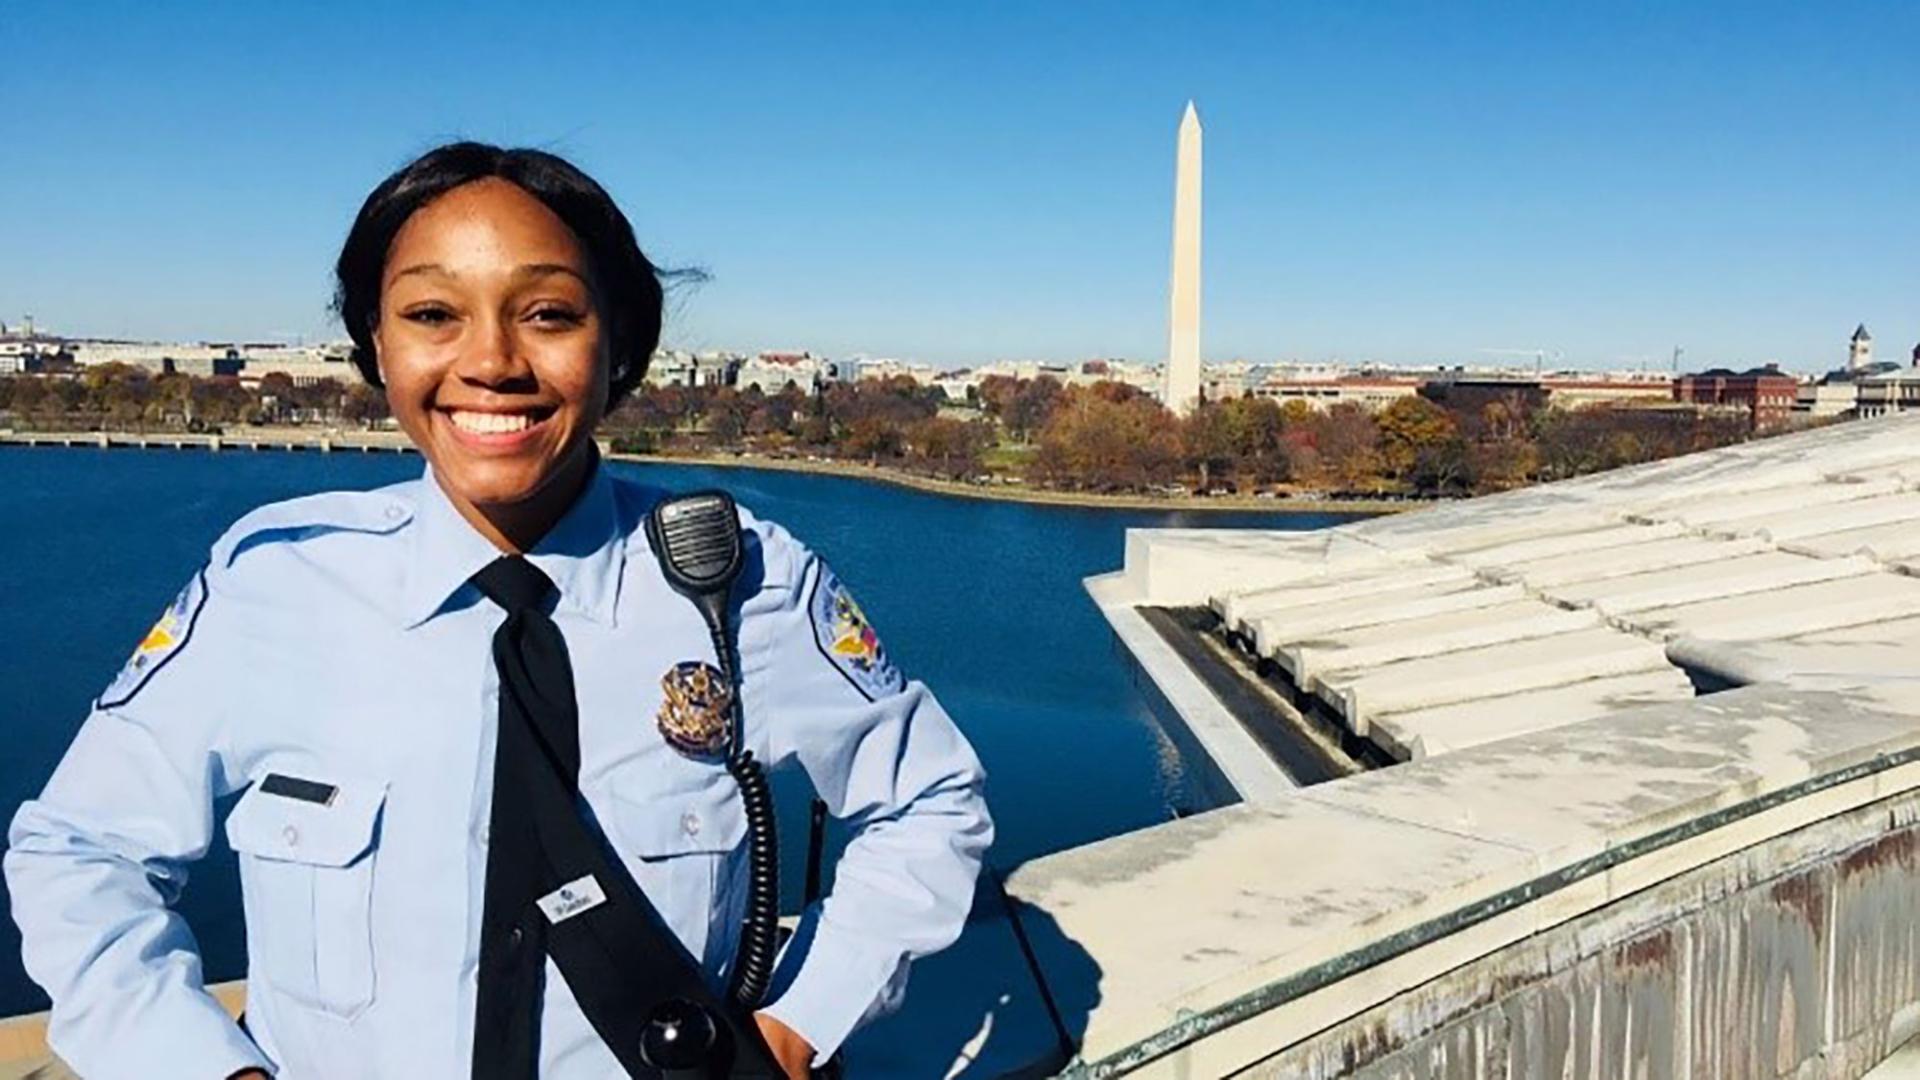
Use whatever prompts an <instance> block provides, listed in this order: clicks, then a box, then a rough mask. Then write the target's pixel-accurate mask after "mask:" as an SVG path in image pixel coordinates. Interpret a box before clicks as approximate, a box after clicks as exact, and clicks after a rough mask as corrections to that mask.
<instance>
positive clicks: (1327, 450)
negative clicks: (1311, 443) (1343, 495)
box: [1315, 401, 1380, 491]
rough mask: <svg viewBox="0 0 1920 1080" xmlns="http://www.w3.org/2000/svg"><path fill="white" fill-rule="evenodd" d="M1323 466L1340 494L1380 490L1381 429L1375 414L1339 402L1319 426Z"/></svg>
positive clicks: (1316, 426) (1320, 452) (1317, 433)
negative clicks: (1366, 489)
mask: <svg viewBox="0 0 1920 1080" xmlns="http://www.w3.org/2000/svg"><path fill="white" fill-rule="evenodd" d="M1315 429H1316V432H1315V433H1316V438H1315V443H1316V448H1317V450H1318V451H1319V465H1320V468H1321V470H1322V472H1323V475H1324V476H1325V477H1326V479H1327V480H1328V481H1329V482H1330V483H1332V484H1333V486H1334V487H1335V488H1336V489H1338V490H1340V491H1359V490H1362V489H1364V488H1376V487H1378V486H1379V482H1380V429H1379V427H1378V426H1377V425H1376V424H1375V423H1374V420H1373V414H1371V413H1369V412H1367V410H1366V409H1364V408H1362V407H1360V406H1359V405H1355V404H1353V403H1351V402H1345V401H1342V402H1337V403H1335V404H1334V405H1332V406H1331V407H1329V408H1328V409H1327V411H1326V413H1325V414H1323V415H1322V416H1320V417H1319V418H1318V423H1317V424H1315Z"/></svg>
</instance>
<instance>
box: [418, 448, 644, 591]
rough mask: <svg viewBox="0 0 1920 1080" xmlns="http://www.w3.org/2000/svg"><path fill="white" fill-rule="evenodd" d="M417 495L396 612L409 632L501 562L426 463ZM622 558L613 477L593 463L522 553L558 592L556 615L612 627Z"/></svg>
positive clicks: (622, 570) (494, 550) (624, 563)
mask: <svg viewBox="0 0 1920 1080" xmlns="http://www.w3.org/2000/svg"><path fill="white" fill-rule="evenodd" d="M419 490H420V495H419V499H418V506H417V507H416V508H415V512H414V517H413V528H412V532H413V537H412V549H411V550H410V552H409V553H408V563H407V579H406V585H405V596H404V598H403V602H402V606H401V618H402V619H403V621H404V625H406V626H407V627H409V628H411V627H414V626H418V625H420V624H421V623H424V622H426V621H427V620H428V619H431V618H433V617H434V616H435V615H436V614H438V613H439V612H440V609H441V608H442V607H444V606H445V605H446V603H447V600H448V599H449V598H451V597H452V596H453V595H454V594H455V593H457V592H459V591H460V590H461V589H462V588H464V587H467V579H468V578H471V577H472V576H473V575H474V574H476V573H478V572H479V571H480V568H481V567H483V566H485V565H487V564H488V563H490V562H492V561H493V560H494V559H497V558H499V557H500V551H499V549H497V548H495V547H494V546H493V544H492V542H490V541H489V540H487V538H486V537H484V536H481V535H480V534H479V532H477V531H475V529H474V527H473V526H472V525H469V524H467V520H466V519H465V518H463V517H461V516H460V511H458V510H456V509H454V507H453V504H452V503H450V502H448V501H447V496H446V493H445V492H443V491H442V490H440V482H439V481H438V480H436V479H434V476H433V468H432V466H431V465H429V466H428V467H427V470H426V472H425V474H424V475H423V476H422V477H421V479H420V487H419ZM626 558H627V552H626V544H625V542H624V538H623V536H622V532H621V528H620V514H619V506H618V503H617V502H616V500H615V496H614V490H613V478H612V477H611V476H609V475H608V474H607V470H606V467H605V466H604V465H602V464H600V463H599V462H597V461H596V462H595V464H594V467H593V475H592V477H590V478H589V479H588V481H587V486H586V488H585V490H583V491H581V493H580V496H579V498H577V499H575V500H574V501H573V505H572V506H570V507H568V508H567V512H566V513H565V514H564V515H562V516H561V518H560V520H559V521H558V522H555V523H554V526H553V528H551V529H549V530H547V535H546V536H544V537H542V538H541V540H540V542H539V543H538V544H536V545H535V546H534V549H533V550H532V551H529V552H528V553H527V559H528V561H530V562H532V563H533V564H534V565H535V566H537V567H539V568H540V569H541V571H542V572H544V573H545V574H546V575H547V576H548V577H549V578H552V579H553V584H554V587H555V588H557V589H558V590H559V593H560V599H559V601H558V603H557V604H556V605H555V608H554V610H555V611H556V612H562V611H564V612H570V613H572V614H575V615H579V616H582V617H584V618H587V619H591V620H593V621H594V622H598V623H604V624H606V625H608V626H612V625H613V624H614V615H613V613H614V608H615V605H616V601H618V600H619V593H620V577H621V574H622V573H623V572H624V571H625V569H626Z"/></svg>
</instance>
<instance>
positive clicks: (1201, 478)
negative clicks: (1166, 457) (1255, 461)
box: [1179, 401, 1240, 491]
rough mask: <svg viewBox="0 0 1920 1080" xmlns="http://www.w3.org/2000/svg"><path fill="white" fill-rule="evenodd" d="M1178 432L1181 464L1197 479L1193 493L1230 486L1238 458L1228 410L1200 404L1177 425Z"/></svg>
mask: <svg viewBox="0 0 1920 1080" xmlns="http://www.w3.org/2000/svg"><path fill="white" fill-rule="evenodd" d="M1179 431H1180V452H1181V459H1182V464H1184V465H1185V466H1186V468H1187V469H1188V470H1190V471H1191V472H1192V473H1193V474H1194V475H1195V476H1196V477H1197V482H1196V483H1195V485H1194V487H1195V489H1196V490H1198V491H1212V490H1213V489H1214V487H1215V485H1216V484H1220V483H1222V482H1224V483H1225V484H1226V485H1227V486H1228V487H1231V486H1233V474H1234V466H1235V464H1236V462H1238V461H1239V459H1240V454H1239V447H1238V446H1236V445H1235V442H1234V437H1233V436H1234V431H1233V420H1232V417H1231V415H1230V414H1229V411H1228V408H1227V406H1225V405H1223V404H1221V403H1219V402H1214V401H1203V402H1200V403H1199V404H1197V405H1195V406H1194V407H1193V411H1192V412H1189V413H1188V414H1187V415H1186V417H1185V418H1184V419H1182V420H1181V421H1180V425H1179Z"/></svg>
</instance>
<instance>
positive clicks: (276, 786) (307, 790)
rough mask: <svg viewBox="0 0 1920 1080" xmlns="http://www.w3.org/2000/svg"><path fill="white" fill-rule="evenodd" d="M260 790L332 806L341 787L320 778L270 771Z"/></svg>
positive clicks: (261, 782) (268, 793)
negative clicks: (311, 778)
mask: <svg viewBox="0 0 1920 1080" xmlns="http://www.w3.org/2000/svg"><path fill="white" fill-rule="evenodd" d="M260 790H261V791H262V792H263V793H265V794H267V795H278V796H280V797H281V798H283V799H297V800H299V801H300V802H310V803H318V804H319V805H321V806H332V805H333V798H334V796H336V795H338V794H340V789H339V788H337V787H334V786H333V785H332V784H323V783H321V782H320V781H318V780H302V779H301V778H300V777H297V776H288V775H286V774H285V773H268V774H267V776H266V779H264V780H262V781H260Z"/></svg>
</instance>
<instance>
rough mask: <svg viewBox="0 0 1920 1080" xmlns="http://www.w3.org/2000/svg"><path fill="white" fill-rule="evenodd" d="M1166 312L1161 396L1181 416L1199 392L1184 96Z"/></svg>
mask: <svg viewBox="0 0 1920 1080" xmlns="http://www.w3.org/2000/svg"><path fill="white" fill-rule="evenodd" d="M1168 292H1169V293H1170V294H1171V300H1170V303H1169V305H1168V314H1167V387H1166V394H1165V397H1164V399H1163V400H1164V401H1165V402H1166V406H1167V408H1169V409H1172V410H1173V411H1174V412H1175V413H1177V414H1179V415H1181V416H1185V415H1186V414H1187V413H1188V412H1191V411H1192V410H1193V406H1194V403H1195V402H1196V401H1198V400H1199V397H1200V114H1199V113H1197V112H1195V111H1194V108H1193V102H1191V101H1189V102H1187V114H1186V115H1185V116H1183V117H1181V118H1180V154H1179V164H1178V165H1177V166H1176V167H1175V171H1174V177H1173V281H1172V284H1171V285H1170V287H1169V289H1168Z"/></svg>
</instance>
